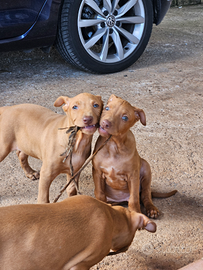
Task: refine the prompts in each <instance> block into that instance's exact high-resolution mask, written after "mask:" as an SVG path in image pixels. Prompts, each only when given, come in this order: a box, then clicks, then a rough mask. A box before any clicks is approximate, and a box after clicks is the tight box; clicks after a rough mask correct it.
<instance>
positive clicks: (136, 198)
mask: <svg viewBox="0 0 203 270" xmlns="http://www.w3.org/2000/svg"><path fill="white" fill-rule="evenodd" d="M128 188H129V192H130V198H129V201H128V208H129V210H131V211H136V212H138V213H141V210H140V192H139V189H140V179H139V173H138V170H137V171H135V173H134V175H132V176H131V177H130V179H129V180H128Z"/></svg>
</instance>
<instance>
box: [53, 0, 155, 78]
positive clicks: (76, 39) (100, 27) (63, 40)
mask: <svg viewBox="0 0 203 270" xmlns="http://www.w3.org/2000/svg"><path fill="white" fill-rule="evenodd" d="M152 24H153V7H152V1H151V0H113V1H112V0H64V2H63V4H62V7H61V13H60V18H59V23H58V34H57V40H56V46H57V49H58V51H59V52H60V54H61V55H62V56H63V58H64V59H65V60H67V61H68V62H70V63H71V64H73V65H75V66H76V67H79V68H81V69H83V70H86V71H91V72H94V73H102V74H104V73H113V72H118V71H121V70H124V69H126V68H127V67H129V66H130V65H132V64H133V63H134V62H135V61H136V60H137V59H138V58H139V57H140V55H141V54H142V53H143V51H144V49H145V48H146V46H147V43H148V41H149V38H150V35H151V31H152Z"/></svg>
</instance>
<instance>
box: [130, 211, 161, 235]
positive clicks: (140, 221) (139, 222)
mask: <svg viewBox="0 0 203 270" xmlns="http://www.w3.org/2000/svg"><path fill="white" fill-rule="evenodd" d="M131 217H132V222H133V226H135V230H137V229H138V230H139V229H142V230H143V229H145V230H147V231H148V232H151V233H155V232H156V223H155V222H154V221H152V220H150V219H149V218H148V217H146V216H145V215H143V214H140V213H137V212H131Z"/></svg>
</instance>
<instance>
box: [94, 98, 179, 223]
mask: <svg viewBox="0 0 203 270" xmlns="http://www.w3.org/2000/svg"><path fill="white" fill-rule="evenodd" d="M139 120H140V122H141V123H142V124H143V125H146V116H145V113H144V111H143V110H142V109H139V108H137V107H134V106H132V105H131V104H130V103H128V102H127V101H125V100H123V99H121V98H119V97H117V96H115V95H111V96H110V98H109V100H108V103H107V106H106V107H105V108H104V109H103V112H102V115H101V119H100V128H99V133H100V136H99V138H98V140H97V142H96V146H95V150H97V149H98V148H99V147H100V146H101V145H102V144H103V143H104V141H105V140H106V137H109V136H110V135H111V139H110V140H109V141H108V142H107V143H106V144H105V146H104V147H103V148H102V149H101V150H100V151H99V152H98V153H97V155H96V156H95V157H94V158H93V178H94V183H95V197H96V198H97V199H98V200H101V201H104V202H111V203H121V202H128V207H129V209H130V210H133V211H137V212H140V194H141V201H142V202H143V204H144V207H145V208H146V212H147V215H148V216H149V217H151V218H157V217H158V215H159V210H158V209H157V208H156V206H154V204H153V202H152V198H151V196H153V197H162V198H165V197H169V196H172V195H174V194H175V193H176V192H177V191H176V190H173V191H171V192H169V193H158V192H156V193H154V194H153V193H151V169H150V165H149V163H148V162H147V161H146V160H145V159H143V158H141V157H140V156H139V154H138V152H137V148H136V141H135V137H134V135H133V133H132V132H131V131H130V128H131V127H132V126H133V125H134V124H135V123H136V122H137V121H139Z"/></svg>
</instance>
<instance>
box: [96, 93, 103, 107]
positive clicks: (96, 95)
mask: <svg viewBox="0 0 203 270" xmlns="http://www.w3.org/2000/svg"><path fill="white" fill-rule="evenodd" d="M96 97H97V98H99V99H100V101H101V105H102V108H103V106H104V102H103V100H102V97H101V96H99V95H96Z"/></svg>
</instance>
